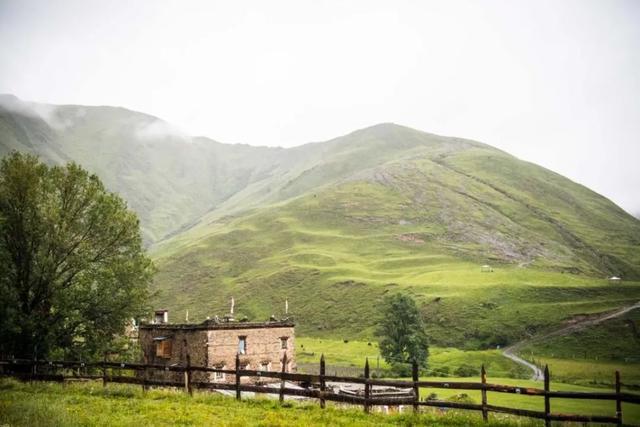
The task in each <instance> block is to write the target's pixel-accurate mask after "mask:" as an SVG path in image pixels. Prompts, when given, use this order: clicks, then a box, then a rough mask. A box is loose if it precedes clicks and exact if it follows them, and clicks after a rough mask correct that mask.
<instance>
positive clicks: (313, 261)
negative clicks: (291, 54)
mask: <svg viewBox="0 0 640 427" xmlns="http://www.w3.org/2000/svg"><path fill="white" fill-rule="evenodd" d="M390 126H391V127H392V128H393V129H396V128H399V127H395V126H392V125H388V126H383V127H382V128H381V127H376V128H371V129H368V130H365V131H360V133H357V134H356V136H358V135H360V136H361V137H364V138H368V136H369V135H371V134H372V133H373V134H377V135H379V134H380V132H381V131H382V132H384V131H385V129H387V128H388V127H390ZM399 129H403V128H399ZM412 132H414V131H410V133H409V134H410V135H413V133H412ZM353 137H354V136H353V134H352V135H351V136H350V138H353ZM394 137H397V135H395V136H394ZM430 141H431V140H430V136H429V135H428V134H424V141H423V145H422V146H421V147H422V148H421V150H422V151H420V153H419V154H417V153H416V151H415V148H411V152H412V154H411V157H410V158H404V159H402V160H390V161H388V162H386V163H384V164H383V165H381V166H378V167H374V168H370V169H367V170H363V171H361V172H359V173H357V174H355V175H353V176H351V177H350V178H348V179H344V180H341V181H340V182H338V183H336V184H333V185H325V186H322V187H320V188H317V189H316V190H315V191H313V192H309V193H307V194H304V195H302V196H299V197H296V198H294V199H291V200H289V201H286V202H281V203H279V204H274V205H271V206H268V207H264V208H260V209H254V210H252V211H250V212H247V213H244V214H242V215H235V216H227V217H223V218H220V219H218V220H211V221H202V222H200V223H199V224H197V225H196V226H194V227H193V228H191V229H190V230H188V231H186V232H185V233H182V234H181V235H178V236H176V237H175V238H173V239H170V240H169V241H167V242H164V243H163V244H161V245H159V246H158V247H157V248H156V250H155V252H154V256H155V257H156V260H157V265H158V266H159V269H160V271H159V274H158V276H157V282H156V288H157V290H158V291H159V295H158V297H157V302H158V304H160V305H163V306H165V307H167V308H169V309H171V310H173V311H177V312H178V314H177V316H180V313H183V312H184V310H186V309H189V312H190V313H193V314H194V315H195V316H199V317H200V318H203V317H204V316H206V315H213V314H216V313H217V314H222V313H224V312H225V310H226V304H227V301H228V299H229V298H230V297H231V296H234V297H235V298H236V300H237V302H238V309H239V310H240V311H241V313H242V314H245V315H247V316H249V317H253V318H256V317H257V318H260V317H267V316H268V315H270V314H277V312H278V311H279V310H281V307H283V302H284V299H285V298H286V297H288V298H289V302H290V306H291V307H292V310H293V313H294V314H295V315H296V318H297V319H298V325H299V328H300V330H301V331H302V333H304V334H312V335H316V336H325V337H326V336H334V337H341V338H353V337H363V338H365V337H366V338H368V337H371V336H372V333H373V325H374V324H375V323H376V320H377V304H378V303H379V302H380V300H381V298H382V297H383V296H384V295H385V294H386V293H389V292H397V291H402V292H408V293H411V294H413V295H414V296H415V297H416V298H417V300H418V301H419V304H420V305H421V307H422V310H423V311H424V313H425V315H426V316H427V319H428V328H429V333H430V335H431V336H432V338H433V340H434V342H435V343H437V344H438V345H441V346H458V347H464V348H470V349H476V348H489V347H494V346H496V345H505V344H508V343H511V342H514V341H516V340H519V339H521V338H524V337H526V336H529V335H531V334H533V333H535V332H536V331H539V330H542V329H545V328H548V327H550V326H551V325H553V324H557V323H559V322H561V321H563V320H566V319H568V318H570V317H571V316H573V315H577V314H583V313H591V312H598V311H602V310H607V309H611V308H614V307H617V306H621V305H626V304H631V303H633V302H636V301H637V300H639V299H640V286H638V284H637V283H636V282H629V281H623V282H622V283H621V284H611V283H609V282H607V281H606V280H604V279H603V278H604V277H607V276H608V275H610V274H618V275H623V277H637V276H638V273H639V270H638V268H639V266H640V258H639V256H640V251H637V250H635V249H636V248H637V246H638V241H640V222H638V221H637V220H636V219H634V218H633V217H631V216H630V215H628V214H626V213H625V212H624V211H622V210H621V209H619V208H618V207H616V206H615V205H613V204H612V203H611V202H610V201H608V200H607V199H605V198H603V197H601V196H599V195H597V194H595V193H593V192H591V191H590V190H588V189H586V188H584V187H582V186H580V185H578V184H575V183H573V182H571V181H569V180H567V179H566V178H562V177H561V176H558V175H556V174H554V173H552V172H550V171H547V170H545V169H543V168H540V167H538V166H535V165H532V164H530V163H526V162H522V161H520V160H517V159H515V158H513V157H511V156H509V155H507V154H505V153H502V152H500V151H497V150H494V149H491V148H489V147H486V146H481V145H474V144H470V143H467V142H464V141H462V142H460V143H458V141H457V140H455V139H450V140H446V141H445V142H444V143H431V142H430ZM349 143H350V140H347V142H345V144H349ZM344 150H345V151H347V150H346V148H344ZM485 263H489V264H491V265H492V266H493V269H494V271H493V272H491V273H482V272H481V271H480V266H481V265H483V264H485Z"/></svg>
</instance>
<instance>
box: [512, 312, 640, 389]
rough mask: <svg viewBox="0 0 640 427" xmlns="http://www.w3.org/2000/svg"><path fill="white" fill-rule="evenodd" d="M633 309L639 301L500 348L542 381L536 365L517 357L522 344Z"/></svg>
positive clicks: (532, 377) (566, 332) (556, 334)
mask: <svg viewBox="0 0 640 427" xmlns="http://www.w3.org/2000/svg"><path fill="white" fill-rule="evenodd" d="M635 309H640V302H637V303H635V304H633V305H629V306H626V307H622V308H619V309H616V310H613V311H608V312H605V313H600V314H597V315H593V316H589V317H587V318H585V319H580V320H576V321H575V322H573V323H571V324H570V325H566V326H563V327H561V328H559V329H556V330H555V331H551V332H547V333H545V334H542V335H539V336H536V337H533V338H529V339H526V340H523V341H520V342H517V343H515V344H513V345H510V346H508V347H505V348H504V350H502V355H503V356H505V357H507V358H509V359H511V360H513V361H514V362H516V363H519V364H521V365H523V366H526V367H527V368H529V369H531V370H532V371H533V375H532V376H531V379H532V380H534V381H542V380H543V378H544V375H543V373H542V370H541V369H540V368H538V367H537V366H536V365H534V364H533V363H531V362H528V361H526V360H524V359H522V358H521V357H518V356H517V355H516V354H515V352H516V351H517V350H518V349H519V348H520V347H522V346H523V345H524V344H530V343H532V342H537V341H541V340H544V339H547V338H552V337H557V336H561V335H566V334H570V333H572V332H576V331H580V330H582V329H585V328H588V327H591V326H594V325H597V324H599V323H602V322H606V321H607V320H611V319H615V318H616V317H620V316H622V315H624V314H626V313H628V312H630V311H631V310H635Z"/></svg>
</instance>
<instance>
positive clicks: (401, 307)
mask: <svg viewBox="0 0 640 427" xmlns="http://www.w3.org/2000/svg"><path fill="white" fill-rule="evenodd" d="M381 314H382V318H381V320H380V324H379V327H378V330H377V335H378V336H379V337H380V341H379V346H380V353H381V354H382V357H383V358H384V360H386V361H387V363H389V364H390V365H392V366H393V367H394V369H395V370H396V371H399V373H401V374H407V370H408V368H409V366H410V364H411V363H412V362H413V361H414V360H415V361H416V362H417V363H418V366H420V367H421V368H423V369H424V368H426V367H427V358H428V356H429V340H428V338H427V334H426V333H425V328H424V322H423V321H422V317H421V315H420V312H419V310H418V307H417V305H416V302H415V301H414V300H413V298H411V297H410V296H407V295H402V294H395V295H391V296H387V297H385V298H384V301H383V304H382V310H381ZM408 372H410V370H409V371H408Z"/></svg>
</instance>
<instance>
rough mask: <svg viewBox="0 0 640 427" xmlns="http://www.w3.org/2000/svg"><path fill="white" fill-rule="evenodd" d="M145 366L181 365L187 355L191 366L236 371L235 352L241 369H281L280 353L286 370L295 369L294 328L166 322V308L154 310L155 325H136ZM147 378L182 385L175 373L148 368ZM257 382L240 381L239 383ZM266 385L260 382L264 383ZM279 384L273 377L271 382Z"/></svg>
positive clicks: (200, 375) (214, 376)
mask: <svg viewBox="0 0 640 427" xmlns="http://www.w3.org/2000/svg"><path fill="white" fill-rule="evenodd" d="M138 334H139V341H140V346H141V349H142V354H143V362H144V363H146V364H157V365H165V366H171V365H185V364H186V361H187V354H188V355H189V358H190V361H191V365H192V366H207V367H211V368H219V369H229V370H234V369H235V360H236V354H237V355H239V356H240V366H241V368H242V369H250V370H259V371H281V370H282V360H283V357H284V355H285V354H286V356H287V364H286V367H285V369H286V372H295V371H296V362H295V325H294V323H293V321H291V320H289V319H284V320H276V319H274V318H271V320H269V321H266V322H244V321H234V320H233V319H232V318H231V317H229V316H228V317H226V318H224V319H218V318H217V317H216V318H215V319H207V320H205V321H204V322H202V323H195V324H194V323H182V324H177V323H169V322H168V313H167V312H166V310H158V311H156V316H155V319H154V322H153V323H142V324H140V326H139V332H138ZM146 375H147V379H148V380H151V381H153V380H162V381H182V378H183V376H182V374H181V373H179V372H170V371H159V370H153V371H152V370H149V372H147V373H146ZM256 379H257V378H249V377H242V382H243V383H244V382H255V381H256ZM265 380H266V381H269V379H266V378H264V379H263V380H262V382H265ZM192 381H211V382H225V383H233V382H235V378H234V376H233V375H225V374H222V373H217V372H215V373H214V372H211V373H209V372H193V374H192ZM271 381H277V379H271Z"/></svg>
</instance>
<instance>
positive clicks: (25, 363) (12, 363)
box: [0, 356, 640, 426]
mask: <svg viewBox="0 0 640 427" xmlns="http://www.w3.org/2000/svg"><path fill="white" fill-rule="evenodd" d="M283 362H284V363H283V364H282V366H283V370H282V371H281V372H275V371H256V370H245V369H241V365H240V360H239V358H238V357H236V363H235V369H233V370H230V369H217V368H209V367H203V366H191V365H190V363H189V358H187V363H186V364H185V365H183V366H179V365H172V366H165V365H153V364H141V363H120V362H108V361H106V360H105V361H103V362H78V361H73V362H70V361H47V360H26V359H9V360H0V374H1V375H4V376H13V377H18V378H20V379H23V380H34V381H35V380H42V381H59V382H63V381H65V380H69V379H94V380H102V382H103V385H105V386H106V384H107V383H109V382H113V383H125V384H138V385H141V386H142V387H143V389H144V390H146V389H147V388H148V387H180V388H182V387H184V390H185V392H187V393H189V394H192V393H193V389H194V388H196V389H205V390H232V391H235V394H236V398H237V399H241V396H242V394H241V393H242V392H243V391H245V392H254V393H269V394H279V399H280V401H281V402H282V401H283V400H284V396H303V397H308V398H314V399H318V400H319V401H320V406H321V407H322V408H324V407H325V402H326V401H333V402H341V403H346V404H352V405H361V406H363V408H364V410H365V412H369V411H370V409H371V407H372V406H374V405H389V406H391V405H411V406H413V410H414V411H415V412H419V410H420V407H421V406H430V407H435V408H453V409H467V410H476V411H480V412H482V417H483V419H484V420H485V421H487V420H488V414H489V413H490V412H495V413H502V414H511V415H517V416H523V417H530V418H537V419H542V420H544V421H545V425H546V426H549V425H550V424H551V421H570V422H583V423H587V422H595V423H611V424H617V425H618V426H621V425H622V403H633V404H640V395H638V394H632V393H627V392H622V390H621V388H622V385H623V384H622V383H621V381H620V373H619V372H616V373H615V388H614V391H611V392H608V391H602V392H578V391H551V390H550V377H549V368H548V367H545V370H544V388H543V389H539V388H529V387H518V386H510V385H501V384H491V383H488V382H487V376H486V372H485V369H484V366H483V367H482V370H481V375H480V381H479V382H457V381H455V382H454V381H451V382H450V381H420V380H419V378H418V367H417V365H416V364H414V365H413V369H412V380H411V381H405V380H394V379H375V378H370V375H369V373H370V370H369V361H368V360H367V361H366V363H365V368H364V375H363V377H345V376H335V375H326V367H325V360H324V356H322V357H321V358H320V370H319V374H299V373H292V372H285V371H284V367H285V366H287V363H286V358H285V360H284V361H283ZM60 369H62V370H67V371H71V374H70V375H69V372H67V374H68V375H64V372H63V373H56V372H57V371H58V370H60ZM149 370H157V371H168V372H179V373H180V372H181V373H183V380H181V381H153V380H148V379H147V375H146V373H148V371H149ZM123 371H133V372H134V373H138V375H122V373H123ZM96 372H97V373H98V374H96ZM194 372H209V373H216V372H217V373H221V374H226V375H233V376H234V379H235V381H234V382H233V383H228V382H203V381H199V382H197V381H192V380H191V377H192V373H194ZM114 373H115V374H116V375H114ZM242 377H253V378H260V379H262V378H271V379H275V380H278V379H279V380H280V384H279V386H277V388H274V387H265V386H261V385H255V384H242V382H241V378H242ZM285 381H292V382H298V383H302V384H305V385H307V386H308V387H307V388H302V389H298V388H290V387H286V384H285ZM327 382H335V383H351V384H362V385H364V393H363V395H362V396H358V395H347V394H340V393H334V392H333V391H329V390H327ZM372 386H387V387H398V388H406V389H411V390H412V393H410V395H409V396H402V397H381V396H377V397H376V396H373V395H372V392H371V390H372ZM420 388H434V389H453V390H479V391H480V392H481V397H482V403H480V404H474V403H462V402H449V401H443V400H421V399H420ZM489 391H491V392H496V393H512V394H520V395H524V396H543V397H544V411H534V410H528V409H516V408H510V407H504V406H496V405H490V404H489V403H488V401H487V392H489ZM552 398H562V399H588V400H609V401H615V404H616V414H615V416H601V415H579V414H561V413H554V412H551V399H552Z"/></svg>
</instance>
